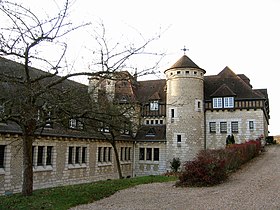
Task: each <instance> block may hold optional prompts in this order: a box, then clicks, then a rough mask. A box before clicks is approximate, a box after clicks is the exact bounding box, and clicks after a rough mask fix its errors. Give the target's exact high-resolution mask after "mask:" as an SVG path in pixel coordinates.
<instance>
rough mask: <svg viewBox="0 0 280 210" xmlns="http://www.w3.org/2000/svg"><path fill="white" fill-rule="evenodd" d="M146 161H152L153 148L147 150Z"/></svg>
mask: <svg viewBox="0 0 280 210" xmlns="http://www.w3.org/2000/svg"><path fill="white" fill-rule="evenodd" d="M146 160H152V148H147V150H146Z"/></svg>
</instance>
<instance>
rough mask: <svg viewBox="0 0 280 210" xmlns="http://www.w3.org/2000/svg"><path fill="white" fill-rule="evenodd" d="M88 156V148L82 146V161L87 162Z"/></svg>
mask: <svg viewBox="0 0 280 210" xmlns="http://www.w3.org/2000/svg"><path fill="white" fill-rule="evenodd" d="M86 158H87V148H86V147H83V148H82V163H86Z"/></svg>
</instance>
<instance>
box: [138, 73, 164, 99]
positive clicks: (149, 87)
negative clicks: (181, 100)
mask: <svg viewBox="0 0 280 210" xmlns="http://www.w3.org/2000/svg"><path fill="white" fill-rule="evenodd" d="M165 88H166V80H165V79H161V80H147V81H138V85H137V89H136V97H137V100H138V101H139V102H140V103H148V102H149V101H150V100H155V99H157V100H159V101H162V102H165V101H166V92H165Z"/></svg>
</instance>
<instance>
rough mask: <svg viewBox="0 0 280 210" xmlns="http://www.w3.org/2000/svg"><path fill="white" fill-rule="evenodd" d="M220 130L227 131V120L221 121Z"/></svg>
mask: <svg viewBox="0 0 280 210" xmlns="http://www.w3.org/2000/svg"><path fill="white" fill-rule="evenodd" d="M220 132H221V133H227V122H220Z"/></svg>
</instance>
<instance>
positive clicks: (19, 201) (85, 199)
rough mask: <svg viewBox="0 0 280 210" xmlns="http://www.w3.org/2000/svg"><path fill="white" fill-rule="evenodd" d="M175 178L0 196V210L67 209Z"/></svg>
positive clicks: (118, 181)
mask: <svg viewBox="0 0 280 210" xmlns="http://www.w3.org/2000/svg"><path fill="white" fill-rule="evenodd" d="M175 180H177V178H176V177H167V176H145V177H137V178H130V179H121V180H120V179H118V180H107V181H98V182H93V183H89V184H79V185H71V186H64V187H56V188H49V189H42V190H35V191H34V192H33V195H32V196H28V197H24V196H22V195H21V194H14V195H10V196H0V210H2V209H3V210H4V209H5V210H6V209H7V210H8V209H28V210H31V209H36V210H38V209H52V210H53V209H58V210H63V209H68V208H70V207H74V206H77V205H80V204H86V203H92V202H94V201H97V200H100V199H102V198H104V197H108V196H110V195H112V194H114V193H115V192H117V191H119V190H122V189H126V188H129V187H133V186H136V185H140V184H148V183H153V182H167V181H175Z"/></svg>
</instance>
